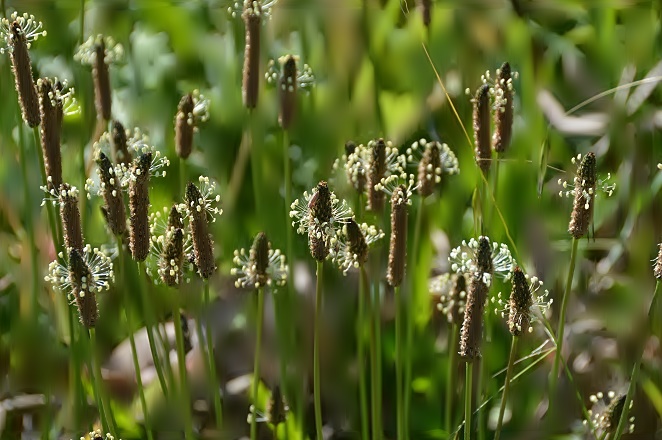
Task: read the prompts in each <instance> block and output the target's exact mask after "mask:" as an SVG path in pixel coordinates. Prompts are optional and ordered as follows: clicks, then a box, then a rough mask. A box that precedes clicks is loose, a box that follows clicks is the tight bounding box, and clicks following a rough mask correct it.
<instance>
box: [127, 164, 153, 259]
mask: <svg viewBox="0 0 662 440" xmlns="http://www.w3.org/2000/svg"><path fill="white" fill-rule="evenodd" d="M151 163H152V153H151V152H147V153H142V154H141V155H140V156H139V157H137V158H136V159H135V160H134V161H133V167H132V169H131V175H132V176H133V178H132V179H131V180H130V181H129V211H130V218H129V220H130V226H131V227H130V229H129V232H130V235H129V247H130V249H131V256H132V257H133V259H134V260H136V261H144V260H145V259H146V258H147V256H148V255H149V242H150V233H149V178H150V172H149V169H150V165H151Z"/></svg>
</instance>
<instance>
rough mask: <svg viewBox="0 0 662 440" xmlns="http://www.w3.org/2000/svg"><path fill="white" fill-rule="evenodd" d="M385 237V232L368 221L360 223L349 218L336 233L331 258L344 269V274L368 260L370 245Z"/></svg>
mask: <svg viewBox="0 0 662 440" xmlns="http://www.w3.org/2000/svg"><path fill="white" fill-rule="evenodd" d="M383 237H384V232H383V231H381V230H379V229H377V228H376V227H375V226H371V225H368V224H367V223H361V224H358V223H357V222H356V221H355V220H354V219H353V218H351V219H349V220H348V221H347V223H345V224H344V225H343V226H342V228H341V229H340V230H339V231H338V233H337V234H336V237H335V238H334V239H333V245H332V246H331V250H330V253H331V259H332V260H333V262H334V263H336V264H337V265H338V267H339V268H340V269H341V270H342V272H343V275H346V274H347V272H348V271H349V270H350V269H352V268H358V267H360V266H362V265H363V264H365V262H366V261H367V260H368V250H369V248H370V246H371V245H372V244H374V243H376V242H377V241H378V240H380V239H381V238H383Z"/></svg>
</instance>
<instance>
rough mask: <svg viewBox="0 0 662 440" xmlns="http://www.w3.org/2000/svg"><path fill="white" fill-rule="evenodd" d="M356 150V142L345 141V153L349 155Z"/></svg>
mask: <svg viewBox="0 0 662 440" xmlns="http://www.w3.org/2000/svg"><path fill="white" fill-rule="evenodd" d="M355 151H356V144H355V143H354V142H353V141H347V142H345V155H347V157H349V155H350V154H353V153H354V152H355Z"/></svg>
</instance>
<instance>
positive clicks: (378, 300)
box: [374, 283, 384, 439]
mask: <svg viewBox="0 0 662 440" xmlns="http://www.w3.org/2000/svg"><path fill="white" fill-rule="evenodd" d="M374 288H375V291H374V293H375V308H374V313H375V314H374V318H375V322H374V325H375V349H376V352H375V354H376V356H377V358H376V361H377V368H376V371H375V372H376V373H377V376H376V377H375V385H376V389H375V396H376V397H377V401H376V405H377V428H378V429H377V433H376V434H375V435H376V438H377V439H381V438H382V436H383V428H382V427H383V426H384V424H383V423H382V384H383V383H384V382H383V381H382V297H381V292H380V285H379V283H376V284H375V285H374Z"/></svg>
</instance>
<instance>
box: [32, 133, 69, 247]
mask: <svg viewBox="0 0 662 440" xmlns="http://www.w3.org/2000/svg"><path fill="white" fill-rule="evenodd" d="M32 134H33V136H34V144H35V152H36V154H37V158H38V159H39V170H40V172H41V180H42V182H43V185H45V186H46V185H48V182H47V181H46V166H45V164H44V156H43V155H42V154H41V151H39V145H40V142H41V141H40V140H39V126H36V127H34V128H33V129H32ZM58 189H59V188H58ZM53 209H54V206H53V204H51V203H46V213H47V215H48V226H49V227H50V229H51V235H52V237H53V246H54V247H55V249H56V250H57V253H59V252H60V251H61V250H62V246H61V243H62V240H61V238H62V225H61V224H60V222H58V221H56V220H55V219H56V214H57V218H60V213H59V212H57V213H54V212H53ZM56 209H57V210H58V211H59V207H57V208H56Z"/></svg>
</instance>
